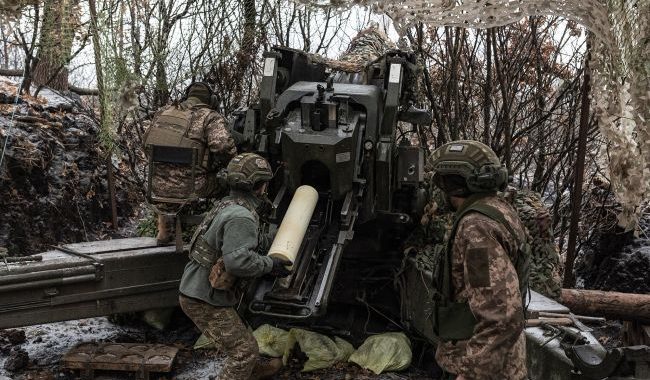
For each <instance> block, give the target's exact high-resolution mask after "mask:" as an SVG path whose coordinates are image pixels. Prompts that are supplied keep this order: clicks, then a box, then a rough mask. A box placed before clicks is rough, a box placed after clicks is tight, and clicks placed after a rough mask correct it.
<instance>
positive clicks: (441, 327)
mask: <svg viewBox="0 0 650 380" xmlns="http://www.w3.org/2000/svg"><path fill="white" fill-rule="evenodd" d="M481 198H483V196H479V197H476V198H474V199H472V198H471V197H470V198H469V199H468V200H467V201H466V202H468V205H467V206H466V207H464V208H462V209H461V210H459V211H458V213H457V215H456V217H455V219H454V224H453V227H452V229H451V234H450V236H449V240H448V241H447V249H446V252H445V254H443V255H441V256H442V257H441V260H442V265H441V269H442V275H441V276H438V290H439V292H440V293H439V295H438V297H439V299H438V300H436V302H435V310H434V318H435V320H434V328H435V333H436V335H437V336H438V337H440V339H441V340H442V341H458V340H467V339H469V338H471V337H472V335H474V327H475V326H476V323H477V320H476V318H475V317H474V314H473V313H472V310H471V309H470V307H469V303H468V302H467V301H465V302H454V301H453V300H452V298H453V289H452V276H451V266H452V247H453V242H454V239H455V237H456V232H457V231H458V225H459V223H460V221H461V220H462V219H463V217H464V216H465V215H467V214H468V213H470V212H478V213H481V214H483V215H485V216H487V217H488V218H490V219H492V220H494V221H496V222H498V223H500V224H501V225H502V226H504V227H505V228H506V229H507V230H508V232H509V233H510V234H511V235H512V237H513V239H514V240H515V241H516V242H517V254H516V255H515V257H514V260H513V259H511V261H512V264H513V265H514V267H515V270H516V271H517V277H518V279H519V291H520V292H521V297H522V305H523V307H524V314H525V309H526V296H527V294H528V272H529V265H530V254H531V249H530V245H529V244H528V242H527V241H526V238H525V236H524V240H523V241H522V239H521V238H520V237H519V236H518V235H517V233H516V232H515V230H514V229H513V228H512V226H511V225H510V224H509V223H508V221H507V219H506V218H505V216H504V215H503V213H502V212H501V211H500V210H498V209H497V208H495V207H493V206H490V205H488V204H486V203H484V202H482V199H481Z"/></svg>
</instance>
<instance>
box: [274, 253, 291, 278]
mask: <svg viewBox="0 0 650 380" xmlns="http://www.w3.org/2000/svg"><path fill="white" fill-rule="evenodd" d="M271 260H273V268H271V272H269V274H270V275H271V276H273V277H287V276H288V275H290V274H291V271H290V270H289V269H287V268H286V266H287V265H291V261H289V260H285V259H281V258H279V257H271Z"/></svg>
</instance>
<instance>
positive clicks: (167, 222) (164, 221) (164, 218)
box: [156, 214, 174, 245]
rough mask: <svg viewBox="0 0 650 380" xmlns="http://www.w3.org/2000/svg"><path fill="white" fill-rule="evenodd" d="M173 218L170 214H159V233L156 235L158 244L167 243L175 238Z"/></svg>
mask: <svg viewBox="0 0 650 380" xmlns="http://www.w3.org/2000/svg"><path fill="white" fill-rule="evenodd" d="M173 221H174V220H173V218H172V217H171V216H169V215H164V214H158V235H157V236H156V244H158V245H165V244H169V243H171V242H172V241H173V240H174V235H173V234H172V223H173Z"/></svg>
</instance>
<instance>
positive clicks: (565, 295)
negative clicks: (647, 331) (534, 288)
mask: <svg viewBox="0 0 650 380" xmlns="http://www.w3.org/2000/svg"><path fill="white" fill-rule="evenodd" d="M561 303H562V304H563V305H565V306H567V307H568V308H569V309H571V311H572V312H573V313H576V314H582V315H593V316H600V317H607V318H611V319H622V320H627V321H632V320H638V321H650V295H649V294H632V293H619V292H604V291H600V290H579V289H562V301H561Z"/></svg>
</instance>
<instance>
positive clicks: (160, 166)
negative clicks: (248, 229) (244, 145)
mask: <svg viewBox="0 0 650 380" xmlns="http://www.w3.org/2000/svg"><path fill="white" fill-rule="evenodd" d="M214 106H216V96H215V95H214V94H213V92H212V88H211V87H210V85H208V84H207V83H204V82H194V83H192V84H190V85H189V87H188V88H187V90H186V92H185V99H184V100H183V101H182V102H181V103H179V104H172V105H169V106H167V107H164V108H163V109H162V110H160V111H159V112H158V113H157V114H156V115H155V116H154V119H153V122H152V126H151V127H150V128H149V130H147V132H146V135H145V147H146V152H147V154H148V155H149V157H150V159H152V157H153V156H156V157H154V158H155V159H156V160H157V162H154V161H151V160H150V172H149V175H150V177H151V180H150V182H149V189H148V194H149V196H148V198H149V201H150V203H151V204H152V205H153V206H154V209H155V211H156V213H157V214H158V236H157V239H158V243H159V244H166V243H169V242H171V241H172V238H173V235H172V234H171V231H172V228H173V226H174V224H175V216H176V215H177V214H178V213H179V212H181V211H184V210H183V208H187V206H188V204H189V203H190V201H192V200H194V199H197V198H213V197H216V196H217V195H218V194H217V193H218V190H219V189H218V186H217V182H216V181H215V180H214V179H215V178H216V177H215V175H214V174H216V173H217V172H218V171H219V170H220V169H223V167H224V166H225V165H226V164H227V163H228V161H229V160H230V159H231V158H232V157H233V156H234V155H235V154H236V153H237V150H236V147H235V141H234V140H233V138H232V136H231V135H230V133H229V132H228V129H227V127H226V120H225V119H224V117H223V116H221V114H219V113H218V112H216V111H214V110H213V109H212V108H213V107H214ZM161 148H162V149H161ZM179 148H180V149H183V148H192V149H195V151H196V154H195V157H194V159H193V160H192V161H191V162H189V163H187V162H186V163H184V164H181V163H180V161H179V160H178V157H179V151H180V149H179ZM154 149H158V151H157V152H162V153H157V154H155V155H154V153H153V151H154ZM176 225H178V224H176ZM179 237H180V235H179Z"/></svg>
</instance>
